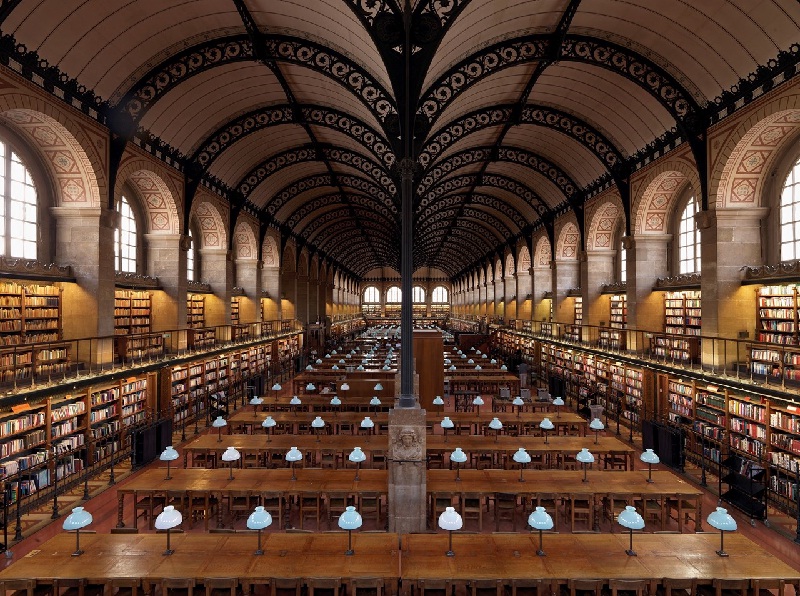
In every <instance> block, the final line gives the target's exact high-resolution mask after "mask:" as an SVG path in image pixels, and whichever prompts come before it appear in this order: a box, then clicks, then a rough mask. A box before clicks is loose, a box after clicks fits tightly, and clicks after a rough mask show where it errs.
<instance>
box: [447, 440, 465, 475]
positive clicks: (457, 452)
mask: <svg viewBox="0 0 800 596" xmlns="http://www.w3.org/2000/svg"><path fill="white" fill-rule="evenodd" d="M450 461H451V462H453V463H454V464H455V465H456V480H461V478H460V477H459V473H460V472H461V468H459V467H458V464H463V463H464V462H465V461H467V454H466V453H464V452H463V451H462V450H461V447H456V448H455V449H454V450H453V452H452V453H451V454H450Z"/></svg>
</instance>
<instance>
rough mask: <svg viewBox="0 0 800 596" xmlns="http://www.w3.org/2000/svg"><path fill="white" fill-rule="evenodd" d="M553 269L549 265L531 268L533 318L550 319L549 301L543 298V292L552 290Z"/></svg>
mask: <svg viewBox="0 0 800 596" xmlns="http://www.w3.org/2000/svg"><path fill="white" fill-rule="evenodd" d="M552 279H553V270H552V269H551V268H550V266H549V265H546V266H539V267H534V268H533V286H532V290H533V292H532V302H533V320H534V321H549V320H550V303H549V302H548V301H546V300H545V299H544V294H545V292H551V291H552V290H553V282H552Z"/></svg>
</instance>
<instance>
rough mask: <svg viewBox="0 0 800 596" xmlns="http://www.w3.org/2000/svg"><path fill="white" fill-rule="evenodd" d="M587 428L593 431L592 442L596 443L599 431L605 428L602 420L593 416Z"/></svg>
mask: <svg viewBox="0 0 800 596" xmlns="http://www.w3.org/2000/svg"><path fill="white" fill-rule="evenodd" d="M589 428H591V429H592V430H593V431H594V444H595V445H597V440H598V437H599V436H600V431H601V430H603V429H604V428H605V425H603V422H602V421H601V420H600V419H599V418H595V419H594V420H592V421H591V422H590V423H589Z"/></svg>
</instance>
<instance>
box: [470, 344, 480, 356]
mask: <svg viewBox="0 0 800 596" xmlns="http://www.w3.org/2000/svg"><path fill="white" fill-rule="evenodd" d="M470 349H472V350H475V346H472V348H470ZM475 353H476V354H477V355H478V356H480V355H481V351H480V350H475Z"/></svg>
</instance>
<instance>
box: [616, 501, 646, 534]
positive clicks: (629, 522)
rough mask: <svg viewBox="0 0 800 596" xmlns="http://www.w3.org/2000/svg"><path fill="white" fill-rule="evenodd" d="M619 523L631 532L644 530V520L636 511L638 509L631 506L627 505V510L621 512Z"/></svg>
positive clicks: (618, 518) (618, 517)
mask: <svg viewBox="0 0 800 596" xmlns="http://www.w3.org/2000/svg"><path fill="white" fill-rule="evenodd" d="M617 523H618V524H619V525H621V526H622V527H623V528H627V529H629V530H641V529H642V528H644V519H643V518H642V516H641V515H639V512H638V511H636V508H635V507H633V506H631V505H627V506H626V507H625V509H623V510H622V511H620V512H619V515H618V516H617Z"/></svg>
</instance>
